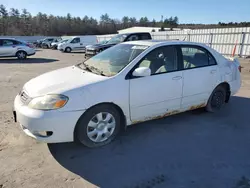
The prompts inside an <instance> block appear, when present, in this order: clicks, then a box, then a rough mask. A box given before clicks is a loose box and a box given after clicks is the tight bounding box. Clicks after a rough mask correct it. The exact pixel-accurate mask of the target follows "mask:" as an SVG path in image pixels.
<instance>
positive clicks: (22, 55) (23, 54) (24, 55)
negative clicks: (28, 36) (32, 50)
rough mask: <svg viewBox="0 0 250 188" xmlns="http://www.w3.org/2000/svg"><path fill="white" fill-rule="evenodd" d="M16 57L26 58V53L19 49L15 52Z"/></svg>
mask: <svg viewBox="0 0 250 188" xmlns="http://www.w3.org/2000/svg"><path fill="white" fill-rule="evenodd" d="M16 57H17V58H18V59H26V58H27V53H26V52H24V51H19V52H17V53H16Z"/></svg>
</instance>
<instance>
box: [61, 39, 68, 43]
mask: <svg viewBox="0 0 250 188" xmlns="http://www.w3.org/2000/svg"><path fill="white" fill-rule="evenodd" d="M68 40H69V39H64V40H61V41H59V42H60V43H63V42H67V41H68Z"/></svg>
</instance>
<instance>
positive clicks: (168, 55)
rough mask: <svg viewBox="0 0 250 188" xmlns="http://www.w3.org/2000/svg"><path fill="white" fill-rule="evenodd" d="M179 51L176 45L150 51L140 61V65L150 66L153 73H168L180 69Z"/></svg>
mask: <svg viewBox="0 0 250 188" xmlns="http://www.w3.org/2000/svg"><path fill="white" fill-rule="evenodd" d="M177 64H178V63H177V51H176V48H175V47H174V46H165V47H159V48H156V49H154V50H153V51H151V52H149V53H148V54H147V55H146V56H145V57H144V58H143V59H142V61H141V62H140V63H139V67H148V68H150V69H151V74H152V75H154V74H159V73H166V72H172V71H176V70H178V66H177Z"/></svg>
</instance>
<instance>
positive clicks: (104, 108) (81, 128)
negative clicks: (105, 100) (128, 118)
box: [75, 105, 121, 148]
mask: <svg viewBox="0 0 250 188" xmlns="http://www.w3.org/2000/svg"><path fill="white" fill-rule="evenodd" d="M99 112H108V113H110V114H112V115H113V116H114V118H115V121H116V127H115V130H114V132H113V134H112V135H111V136H110V137H109V138H108V139H107V140H105V141H104V142H101V143H95V142H93V141H92V140H90V139H89V138H88V136H87V125H88V123H89V121H90V120H91V119H92V118H93V117H94V116H95V115H96V114H97V113H99ZM120 129H121V115H120V113H119V112H118V111H117V110H116V108H115V107H113V106H112V105H99V106H95V107H93V108H91V109H89V110H88V111H86V112H85V113H84V114H83V115H82V116H81V117H80V119H79V120H78V122H77V125H76V132H75V137H76V139H77V141H78V142H80V143H81V144H83V145H85V146H87V147H90V148H94V147H100V146H104V145H106V144H108V143H110V142H111V141H112V140H114V138H115V137H116V136H117V135H118V134H119V132H120Z"/></svg>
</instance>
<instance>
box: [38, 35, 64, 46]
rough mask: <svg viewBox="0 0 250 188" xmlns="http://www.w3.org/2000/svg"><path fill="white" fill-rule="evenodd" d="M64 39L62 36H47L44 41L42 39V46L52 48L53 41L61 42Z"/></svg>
mask: <svg viewBox="0 0 250 188" xmlns="http://www.w3.org/2000/svg"><path fill="white" fill-rule="evenodd" d="M61 40H62V38H61V37H55V38H46V39H45V40H44V41H42V45H41V46H42V48H51V43H52V42H60V41H61Z"/></svg>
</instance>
